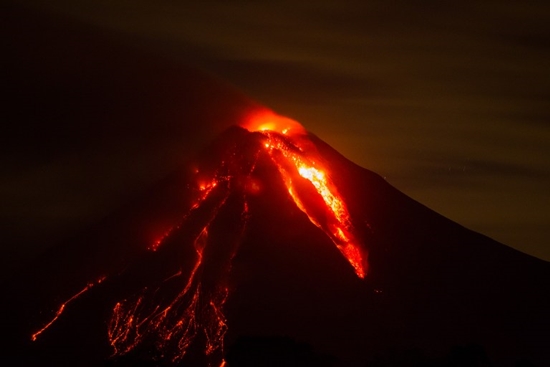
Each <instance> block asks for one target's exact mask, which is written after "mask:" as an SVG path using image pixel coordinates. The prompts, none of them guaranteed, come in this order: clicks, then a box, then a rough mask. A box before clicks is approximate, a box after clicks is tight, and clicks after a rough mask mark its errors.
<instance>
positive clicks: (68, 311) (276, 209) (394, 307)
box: [3, 110, 550, 367]
mask: <svg viewBox="0 0 550 367" xmlns="http://www.w3.org/2000/svg"><path fill="white" fill-rule="evenodd" d="M77 244H78V245H77ZM548 280H550V265H549V264H548V263H546V262H544V261H541V260H538V259H536V258H533V257H530V256H528V255H525V254H522V253H520V252H518V251H516V250H513V249H511V248H508V247H506V246H504V245H502V244H499V243H497V242H495V241H493V240H491V239H489V238H487V237H484V236H482V235H480V234H477V233H474V232H471V231H469V230H467V229H465V228H463V227H461V226H459V225H458V224H456V223H453V222H451V221H449V220H448V219H446V218H444V217H442V216H440V215H438V214H437V213H435V212H433V211H431V210H429V209H428V208H426V207H424V206H422V205H421V204H419V203H417V202H415V201H414V200H412V199H410V198H408V197H407V196H405V195H404V194H402V193H400V192H399V191H397V190H396V189H394V188H393V187H391V186H390V185H389V184H388V183H387V182H386V181H385V180H383V179H382V178H381V177H380V176H378V175H376V174H374V173H372V172H370V171H367V170H365V169H363V168H361V167H358V166H356V165H354V164H353V163H351V162H350V161H348V160H347V159H345V158H344V157H343V156H341V155H340V154H339V153H338V152H336V151H334V150H333V149H332V148H331V147H330V146H328V145H327V144H326V143H324V142H323V141H321V140H320V139H319V138H317V137H316V136H314V135H312V134H310V133H308V132H306V131H305V130H304V129H303V128H302V127H301V126H300V125H299V124H298V123H296V122H295V121H292V120H290V119H286V118H283V117H280V116H277V115H275V114H274V113H272V112H270V111H263V110H262V111H260V112H257V113H255V114H251V115H250V118H249V119H248V120H247V121H245V122H244V123H242V127H237V126H235V127H232V128H230V129H229V130H227V131H226V132H224V133H223V134H222V135H221V136H220V137H218V139H217V140H215V141H214V142H213V143H212V144H211V145H210V146H209V147H208V148H207V149H206V150H204V151H203V152H202V153H201V154H199V155H198V156H197V157H196V159H195V160H194V161H193V162H191V163H190V164H189V166H187V167H185V168H184V169H182V170H181V171H180V172H176V173H174V174H173V175H172V176H170V177H169V178H167V179H166V180H165V181H163V182H161V183H159V184H158V185H157V186H156V187H154V188H153V189H152V190H151V191H150V192H149V193H148V194H146V195H144V196H143V197H142V198H141V199H140V200H137V201H136V202H135V203H134V204H132V205H131V206H129V207H128V208H125V209H124V210H121V211H120V212H118V213H116V214H114V215H113V216H111V217H109V218H108V219H106V220H105V221H103V222H102V223H100V224H98V225H97V226H96V227H94V228H91V229H90V230H89V231H87V232H85V233H82V234H81V235H80V236H79V237H77V238H75V239H73V240H72V241H70V243H67V244H65V245H62V246H59V247H58V248H55V249H53V250H52V251H50V252H49V253H47V254H45V255H44V256H43V257H41V258H40V259H38V260H37V261H36V262H35V263H34V264H33V266H32V267H31V270H29V271H27V272H25V273H24V274H21V275H20V276H19V277H17V278H14V280H12V281H11V282H10V283H9V284H8V290H7V292H8V294H10V297H9V299H10V303H9V305H8V306H6V307H7V310H6V311H5V312H3V315H4V316H5V317H6V320H5V324H6V325H8V331H9V333H10V335H12V336H13V337H12V338H10V342H12V343H13V346H12V348H10V350H11V351H12V356H11V357H13V360H14V361H15V362H16V364H20V365H25V366H28V365H41V366H43V365H52V366H59V365H79V366H84V365H90V366H93V365H102V364H107V365H113V366H124V365H159V366H165V365H169V366H170V365H173V366H216V367H217V366H225V365H229V366H238V365H244V364H243V362H242V361H243V359H242V358H241V359H238V358H236V357H234V358H233V359H232V358H231V355H232V353H231V352H228V350H230V351H231V350H232V346H234V345H238V343H239V342H240V341H242V340H243V339H242V338H243V337H248V338H251V337H252V338H273V337H280V336H285V337H289V338H292V339H295V340H297V341H301V342H306V343H308V344H309V345H311V346H312V347H313V348H314V349H315V350H316V351H319V353H322V354H323V355H330V356H333V357H334V361H336V360H337V361H339V363H340V365H342V366H364V365H365V364H366V363H367V361H369V360H371V359H372V358H373V357H375V356H376V355H378V354H380V353H385V352H387V351H389V350H406V349H411V348H414V349H420V350H422V351H424V352H425V353H427V354H428V355H434V356H437V355H441V354H442V353H444V352H445V351H447V350H448V349H449V348H451V347H453V346H457V345H467V344H470V343H477V344H479V345H482V346H483V347H484V348H485V350H486V351H487V354H488V355H489V356H490V357H491V358H492V359H493V360H494V361H495V362H496V363H497V364H498V363H503V365H506V363H508V364H511V363H513V362H514V361H519V360H525V359H527V360H529V361H532V362H533V363H545V362H548V361H550V351H549V349H548V345H550V316H549V313H548V310H549V309H550V289H549V288H548ZM23 289H24V290H25V291H24V292H23V291H21V290H23ZM226 346H227V347H226ZM233 350H237V348H233ZM248 352H249V353H250V355H249V356H248V357H247V358H249V359H248V360H250V358H253V357H251V356H252V355H253V354H254V351H253V350H249V351H248ZM234 355H235V353H233V356H234ZM239 361H240V362H239ZM250 363H251V364H247V365H261V363H260V362H258V361H256V364H254V362H250ZM319 363H320V362H319ZM327 363H328V362H327ZM334 363H336V362H334ZM282 365H284V364H282ZM297 365H300V364H297ZM317 365H322V364H317ZM327 365H328V364H327Z"/></svg>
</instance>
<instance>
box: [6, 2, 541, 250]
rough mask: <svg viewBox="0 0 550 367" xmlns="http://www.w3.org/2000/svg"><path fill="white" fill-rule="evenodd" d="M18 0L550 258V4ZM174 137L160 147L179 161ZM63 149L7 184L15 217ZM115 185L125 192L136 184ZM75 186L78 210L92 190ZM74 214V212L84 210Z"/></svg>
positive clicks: (51, 180) (51, 177)
mask: <svg viewBox="0 0 550 367" xmlns="http://www.w3.org/2000/svg"><path fill="white" fill-rule="evenodd" d="M19 3H22V4H26V6H28V7H29V9H33V11H36V12H37V14H44V16H45V17H46V16H47V17H52V16H53V17H56V16H59V17H62V18H65V19H66V20H68V21H70V22H73V23H74V24H81V25H82V27H84V28H86V29H89V30H90V32H97V33H100V34H101V35H102V36H103V37H107V38H110V39H113V40H116V42H118V43H120V44H124V45H127V46H128V47H133V48H136V49H139V50H142V51H144V52H149V53H151V54H153V55H155V57H162V58H164V59H167V60H170V62H171V63H174V64H178V63H181V64H191V65H195V66H198V67H200V68H201V69H203V70H205V71H207V72H209V73H212V74H213V75H216V76H218V77H219V78H221V79H223V80H226V81H228V82H229V83H231V84H233V85H234V86H236V87H237V88H239V89H240V90H242V91H243V92H244V93H246V94H247V95H248V96H250V97H251V98H253V99H255V100H257V101H260V102H261V103H264V104H265V105H267V106H269V107H271V108H273V109H274V110H275V111H277V112H279V113H280V114H283V115H287V116H289V117H292V118H294V119H296V120H298V121H300V122H301V123H302V124H303V125H304V126H305V127H306V128H307V129H309V130H310V131H312V132H313V133H315V134H317V135H318V136H319V137H321V138H322V139H324V140H325V141H327V142H328V143H329V144H331V145H332V146H333V147H334V148H336V149H337V150H339V151H340V152H341V153H342V154H344V155H345V156H346V157H348V158H349V159H351V160H352V161H354V162H355V163H357V164H359V165H361V166H363V167H365V168H367V169H370V170H373V171H375V172H377V173H379V174H380V175H382V176H384V177H385V178H386V179H387V180H388V182H389V183H391V184H392V185H394V186H395V187H397V188H398V189H400V190H401V191H403V192H404V193H406V194H407V195H409V196H411V197H412V198H414V199H416V200H418V201H420V202H421V203H423V204H425V205H426V206H428V207H430V208H432V209H434V210H435V211H437V212H439V213H441V214H443V215H445V216H447V217H449V218H450V219H452V220H454V221H457V222H458V223H460V224H462V225H464V226H466V227H468V228H470V229H472V230H475V231H479V232H481V233H483V234H486V235H488V236H490V237H492V238H494V239H496V240H498V241H500V242H503V243H505V244H508V245H510V246H512V247H515V248H517V249H519V250H521V251H524V252H527V253H530V254H533V255H535V256H538V257H541V258H543V259H546V260H550V190H549V189H548V188H549V187H550V144H549V142H550V71H549V65H550V6H548V5H546V2H545V1H525V2H511V1H484V2H478V1H461V2H456V3H455V4H447V2H441V1H426V2H410V1H399V0H398V1H392V2H387V1H357V2H336V1H334V2H324V1H316V2H313V3H309V2H307V3H301V2H295V1H278V2H269V3H268V2H246V1H219V2H197V3H190V2H186V1H143V0H133V1H112V0H111V1H107V0H105V1H103V0H101V1H99V0H93V1H92V0H81V1H78V2H75V1H59V0H49V1H19ZM60 37H61V38H63V37H65V36H64V35H62V34H61V36H60ZM8 38H9V37H8ZM72 42H79V41H78V37H75V39H74V40H73V41H72ZM44 52H45V53H47V52H48V51H44ZM92 68H93V66H92ZM178 91H179V89H177V88H175V89H170V90H165V91H164V92H165V97H166V98H172V99H175V98H178V97H179V96H177V95H174V94H170V93H178ZM161 97H163V96H161ZM151 98H152V97H151ZM163 98H164V97H163ZM159 99H160V97H159V96H157V97H156V99H155V101H157V102H158V100H159ZM144 123H145V122H144ZM204 126H207V125H204ZM204 129H205V130H207V129H206V127H205V128H204ZM203 135H204V134H203ZM159 139H160V138H159ZM175 147H176V145H170V148H169V149H168V148H166V151H163V152H161V153H158V152H159V150H155V151H156V152H157V153H158V154H160V156H159V157H161V156H162V157H166V156H169V155H170V154H171V153H170V152H169V151H170V149H175ZM102 149H103V148H102ZM63 152H64V151H63V150H62V153H61V155H62V156H63V157H65V158H63V159H65V160H63V159H61V160H60V159H57V160H50V161H47V162H43V164H42V165H39V168H34V170H24V171H16V170H15V171H13V172H12V174H10V175H9V176H8V177H9V179H4V184H3V185H2V188H1V192H0V194H1V195H2V200H3V201H7V202H8V205H4V208H3V211H4V212H3V213H1V214H2V216H3V217H4V218H6V217H9V216H10V213H13V210H12V208H16V207H17V208H20V207H21V206H20V202H21V201H25V200H26V199H25V198H26V196H25V195H27V194H25V191H23V192H21V191H20V190H19V189H15V187H21V185H28V186H29V187H31V186H32V185H33V184H35V183H36V182H37V181H36V177H43V176H40V174H38V173H36V172H37V171H36V170H38V169H41V170H43V171H47V172H48V173H47V174H46V175H44V177H48V178H47V179H46V181H47V183H48V184H49V185H51V186H52V188H51V190H52V191H55V190H56V188H57V187H58V184H57V181H56V177H62V176H63V175H64V174H65V173H64V172H63V170H64V169H65V168H66V166H64V164H65V163H66V160H67V159H70V158H67V154H65V153H63ZM63 154H65V155H63ZM91 156H93V157H97V156H98V154H97V153H94V154H91ZM93 159H96V158H93ZM109 159H110V158H109ZM120 159H121V160H124V159H127V158H123V157H122V156H121V157H120ZM158 159H160V158H158ZM61 161H63V162H65V163H60V162H61ZM96 161H97V159H96ZM94 162H95V161H94ZM68 164H69V163H68ZM96 164H97V165H101V164H102V161H101V160H100V159H99V161H97V162H96ZM151 164H152V163H151ZM69 165H70V164H69ZM152 165H153V166H154V164H152ZM37 167H38V166H37ZM71 169H73V168H71ZM56 170H58V171H56ZM136 170H137V169H136ZM31 171H32V172H31ZM82 171H83V172H84V171H85V172H86V174H85V175H92V173H90V172H93V170H91V171H90V169H89V168H86V169H85V170H84V169H82ZM161 171H162V169H159V170H158V172H157V173H159V172H161ZM102 172H103V171H102ZM159 174H160V173H159ZM56 175H57V176H56ZM136 175H137V174H136ZM138 176H139V175H138ZM142 176H143V174H142ZM140 177H141V176H140ZM147 177H156V176H155V175H149V176H147ZM147 177H141V179H142V181H143V182H148V178H147ZM149 180H152V178H150V179H149ZM105 186H106V187H107V186H108V187H107V188H104V189H105V190H103V192H110V191H109V190H111V191H112V192H113V194H112V195H113V196H116V195H119V194H120V192H122V191H123V190H122V189H121V188H120V187H119V188H117V189H112V187H111V186H109V185H108V184H106V185H105ZM75 187H76V188H74V191H75V193H74V198H73V199H71V197H68V198H66V205H67V206H71V204H70V203H71V200H76V201H78V200H81V197H82V190H81V189H79V187H81V186H78V185H77V186H75ZM29 190H30V189H29ZM117 190H118V191H117ZM96 191H97V195H98V197H99V195H100V192H102V191H101V188H97V189H96ZM15 193H18V195H20V196H22V197H21V198H18V197H17V195H16V194H15ZM43 196H44V197H50V198H56V196H52V195H48V194H47V193H45V194H44V195H43ZM88 197H91V196H89V195H88ZM18 200H19V201H18ZM41 200H43V203H42V205H40V206H39V207H37V208H27V209H26V211H25V212H24V213H20V214H19V215H20V216H25V215H27V216H32V215H34V217H35V218H40V213H39V211H40V210H42V211H46V212H48V211H50V210H51V206H52V205H62V203H60V202H59V201H57V202H56V203H54V202H49V203H48V200H45V199H44V198H42V199H41ZM52 201H53V199H52ZM107 201H109V200H107ZM107 207H108V205H103V206H102V205H99V208H95V209H94V210H95V213H100V212H102V210H106V209H105V208H107ZM19 210H20V211H21V209H19ZM33 210H34V211H33ZM71 210H73V209H71ZM71 210H69V209H68V211H67V213H66V217H71V216H73V217H74V213H73V212H72V211H71ZM79 210H80V211H81V212H86V209H82V208H81V209H79ZM29 213H30V214H29ZM82 215H83V216H84V217H86V215H85V214H82ZM60 221H62V220H61V219H60ZM12 232H13V233H15V234H16V233H17V231H16V230H13V231H12ZM14 236H15V235H14Z"/></svg>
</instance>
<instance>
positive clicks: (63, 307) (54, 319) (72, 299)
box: [31, 277, 105, 342]
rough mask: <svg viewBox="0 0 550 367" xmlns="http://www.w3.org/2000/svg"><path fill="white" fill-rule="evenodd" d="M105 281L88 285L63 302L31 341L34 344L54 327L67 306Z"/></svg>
mask: <svg viewBox="0 0 550 367" xmlns="http://www.w3.org/2000/svg"><path fill="white" fill-rule="evenodd" d="M104 280H105V277H101V278H99V279H98V280H97V281H95V282H93V283H88V284H86V286H85V287H84V288H82V289H81V290H80V291H79V292H78V293H76V294H74V295H73V296H72V297H71V298H69V299H68V300H66V301H65V302H63V303H62V304H61V306H59V308H58V309H57V312H56V313H55V315H54V317H53V318H52V319H51V320H50V321H49V322H48V323H47V324H46V325H44V327H42V329H40V330H38V331H37V332H35V333H34V334H32V335H31V340H32V341H33V342H34V341H36V339H37V338H38V337H39V336H40V334H42V333H43V332H44V331H46V330H48V328H49V327H50V326H52V325H53V324H54V323H55V322H56V321H57V319H59V317H60V316H61V314H62V313H63V311H65V308H66V307H67V305H68V304H69V303H71V302H73V301H74V300H75V299H77V298H78V297H80V296H81V295H83V294H84V293H86V292H87V291H88V290H90V289H91V288H92V287H93V286H95V285H96V284H99V283H101V282H102V281H104Z"/></svg>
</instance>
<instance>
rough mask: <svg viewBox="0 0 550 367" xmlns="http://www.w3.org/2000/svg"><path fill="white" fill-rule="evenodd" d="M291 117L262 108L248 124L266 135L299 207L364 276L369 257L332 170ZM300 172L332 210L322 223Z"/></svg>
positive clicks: (273, 158)
mask: <svg viewBox="0 0 550 367" xmlns="http://www.w3.org/2000/svg"><path fill="white" fill-rule="evenodd" d="M287 120H289V119H286V118H284V117H278V116H276V115H275V117H274V116H273V113H272V112H262V113H258V114H256V115H254V118H253V119H252V121H253V122H254V123H253V124H249V125H247V126H248V127H249V129H253V130H258V131H261V132H262V134H263V135H264V136H265V137H266V142H265V143H264V147H265V149H266V150H267V151H268V153H269V155H270V157H271V159H272V160H273V162H275V164H276V165H277V167H278V168H279V172H280V173H281V176H282V177H283V180H284V182H285V185H286V187H287V189H288V192H289V194H290V196H291V197H292V199H293V200H294V202H295V203H296V205H297V206H298V208H300V210H302V211H303V212H304V213H305V214H306V215H307V216H308V217H309V219H310V220H311V222H312V223H313V224H315V225H316V226H317V227H319V228H321V229H323V230H324V231H325V233H327V235H328V236H329V237H330V238H331V239H332V241H333V242H334V244H335V245H336V247H337V248H338V250H340V252H341V253H342V255H344V256H345V257H346V259H347V260H348V261H349V263H350V264H351V266H352V267H353V268H354V270H355V273H356V274H357V276H358V277H359V278H364V277H365V274H366V260H365V259H364V256H363V254H362V252H361V250H360V247H359V244H358V241H357V240H356V239H355V236H354V235H353V226H352V224H351V220H350V215H349V213H348V211H347V208H346V205H345V204H344V201H343V200H342V198H341V197H340V194H339V193H338V190H337V188H336V186H335V185H334V183H333V182H332V180H331V179H330V175H329V173H328V170H327V169H326V168H325V167H323V165H322V163H321V162H322V159H321V157H320V156H319V154H318V153H317V151H316V150H315V149H313V148H312V147H311V144H308V143H309V141H308V140H307V138H306V137H304V136H302V135H300V134H298V131H299V132H300V133H302V132H303V128H302V127H301V125H299V124H298V123H297V122H295V121H293V120H289V121H292V123H293V124H298V126H299V127H300V128H299V129H296V128H294V129H291V128H288V129H287V126H290V125H288V124H287ZM270 127H273V129H270ZM306 151H307V152H306ZM290 167H293V169H290ZM296 172H297V173H298V174H299V175H300V176H301V177H302V178H304V179H306V180H308V181H309V182H310V183H311V184H312V185H313V186H314V187H315V190H316V191H317V193H318V194H319V195H320V196H321V197H322V198H323V201H324V203H325V205H326V211H327V213H330V214H329V216H328V217H329V218H330V219H329V220H327V221H326V222H323V223H321V222H320V221H319V220H318V219H317V215H315V213H314V210H313V209H312V208H309V207H308V205H306V204H305V203H304V200H302V198H301V197H300V194H299V190H298V189H297V188H296V179H295V177H294V174H295V173H296Z"/></svg>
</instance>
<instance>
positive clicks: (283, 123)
mask: <svg viewBox="0 0 550 367" xmlns="http://www.w3.org/2000/svg"><path fill="white" fill-rule="evenodd" d="M242 127H244V128H245V129H247V130H248V131H275V132H278V133H279V134H283V135H290V134H304V133H305V132H306V131H305V129H304V127H303V126H302V125H301V124H300V123H299V122H297V121H294V120H292V119H290V118H288V117H283V116H279V115H277V114H276V113H275V112H273V111H270V110H268V109H264V110H256V111H254V112H252V113H250V114H249V116H248V117H247V119H246V120H245V121H244V123H243V124H242Z"/></svg>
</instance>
